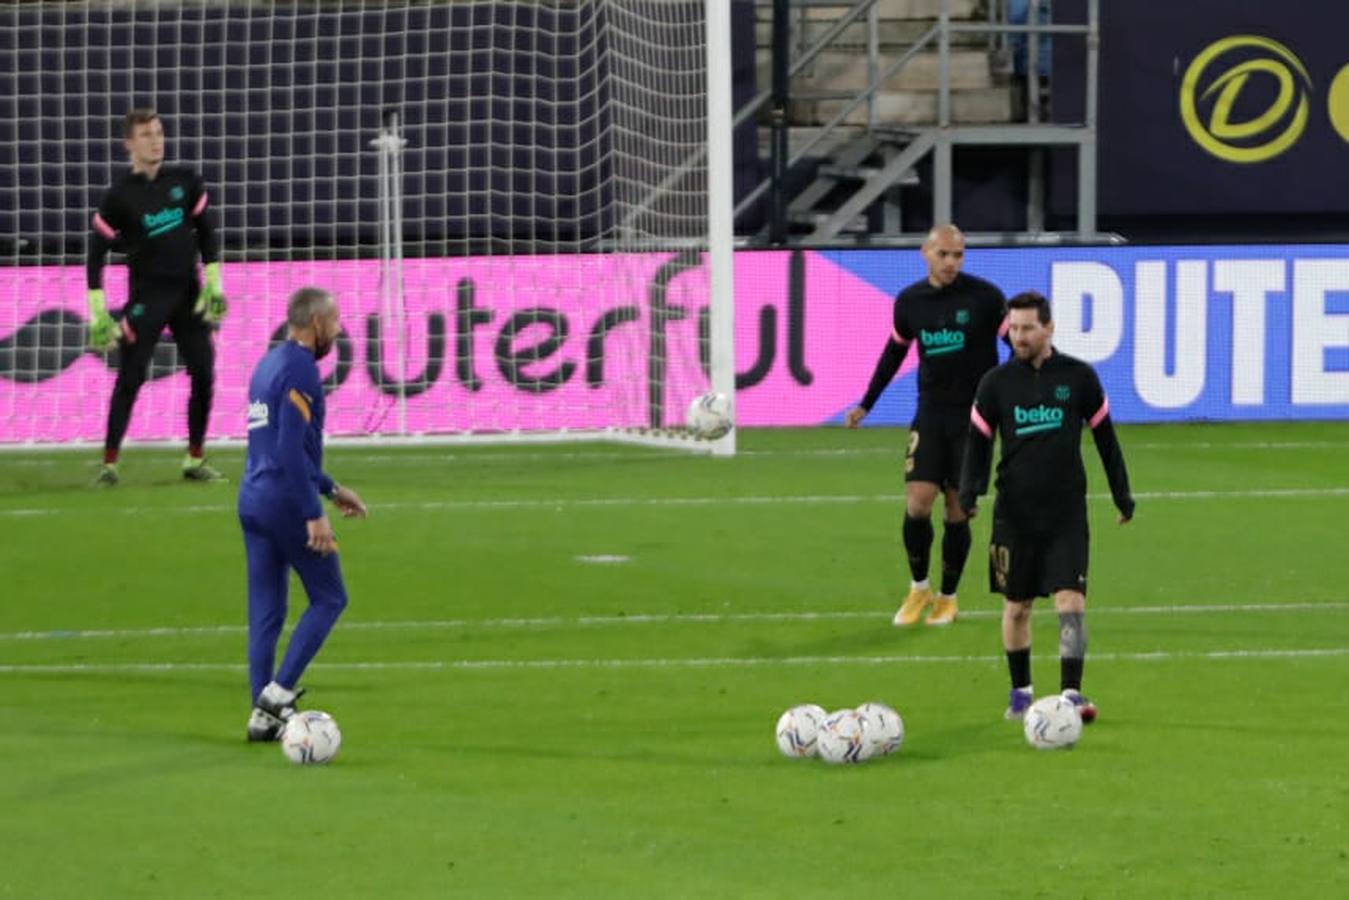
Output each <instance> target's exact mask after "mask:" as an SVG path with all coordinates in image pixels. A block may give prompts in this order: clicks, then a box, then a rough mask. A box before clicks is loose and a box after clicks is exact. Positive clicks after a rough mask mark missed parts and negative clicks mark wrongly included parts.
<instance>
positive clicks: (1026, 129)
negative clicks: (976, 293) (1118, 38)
mask: <svg viewBox="0 0 1349 900" xmlns="http://www.w3.org/2000/svg"><path fill="white" fill-rule="evenodd" d="M756 2H757V3H758V4H759V7H760V9H761V10H768V11H770V12H771V13H772V14H773V15H772V21H771V23H770V24H771V26H772V28H773V32H772V33H771V34H770V35H769V37H770V38H771V41H770V45H771V47H772V54H773V55H772V58H771V62H772V65H773V66H775V67H776V71H773V72H771V74H772V75H773V76H774V77H773V78H771V79H770V81H772V82H773V87H770V88H767V89H765V90H763V91H761V92H760V93H759V94H758V96H756V97H755V98H754V100H753V101H752V102H751V103H750V104H748V105H747V106H746V107H745V108H744V109H742V110H741V111H740V113H739V115H738V116H737V121H744V120H745V119H747V118H749V117H751V116H756V117H758V118H759V121H760V123H761V129H760V131H761V135H765V136H767V138H768V141H767V144H768V150H769V153H768V156H769V158H770V160H771V163H772V164H771V171H770V174H769V176H768V177H767V178H765V179H763V180H762V181H761V182H760V183H759V184H758V185H757V186H756V188H755V189H754V190H753V191H752V192H750V193H749V194H748V195H747V196H745V197H744V198H742V199H741V201H740V203H739V204H738V205H737V208H736V213H737V215H740V214H742V213H744V212H746V211H747V210H749V209H750V208H751V207H752V205H753V204H755V203H758V202H760V201H761V198H763V199H764V200H766V201H767V202H768V206H769V208H770V212H769V215H768V217H767V218H768V224H767V225H765V226H764V228H763V229H762V230H761V231H760V232H759V233H758V234H757V235H756V236H755V238H754V242H755V243H764V244H778V243H787V242H790V243H792V244H800V245H807V246H809V245H827V244H839V243H855V242H859V241H865V242H867V243H873V244H875V243H892V244H904V243H912V242H914V241H916V240H920V239H921V235H915V234H912V233H906V232H905V231H904V227H903V226H904V222H903V208H904V203H903V202H902V197H903V191H904V190H905V189H906V188H909V187H916V186H918V185H919V174H918V173H919V166H920V164H923V171H924V172H926V173H927V175H926V177H927V181H928V183H927V184H926V185H925V187H926V188H928V189H929V190H930V192H931V198H932V199H931V203H932V221H934V222H942V221H950V220H951V215H952V181H953V172H952V153H953V148H954V147H955V146H958V145H961V146H969V145H982V146H1030V147H1037V148H1040V147H1049V146H1067V147H1071V148H1075V149H1076V150H1077V152H1078V158H1079V167H1078V170H1079V179H1078V203H1077V217H1078V223H1077V224H1078V228H1077V231H1076V233H1075V234H1074V237H1076V238H1080V239H1082V238H1084V239H1096V238H1099V237H1101V236H1100V235H1098V234H1097V232H1096V209H1095V206H1096V203H1095V198H1096V193H1095V180H1096V168H1095V79H1094V76H1095V72H1096V41H1097V34H1098V32H1097V23H1098V22H1099V0H1089V20H1088V22H1087V24H1085V25H1047V24H1037V23H1040V22H1042V21H1047V17H1046V19H1043V20H1042V19H1041V18H1040V17H1039V16H1038V15H1035V13H1036V12H1038V11H1041V9H1040V8H1041V7H1042V6H1043V5H1047V4H1048V3H1049V2H1050V0H1028V2H1030V3H1031V4H1032V17H1031V21H1030V22H1029V23H1027V24H1013V23H1010V22H1008V21H1007V12H1008V3H1009V2H1014V0H756ZM977 2H982V3H983V4H984V5H983V6H982V7H980V6H977V5H976V4H977ZM784 7H785V8H787V9H788V10H789V15H790V17H791V24H792V27H791V28H790V29H787V28H784V27H783V21H782V18H783V9H784ZM926 15H933V18H931V19H926V18H922V17H923V16H926ZM887 16H889V17H894V18H887ZM762 18H763V16H762V15H761V17H760V19H761V23H762ZM1037 33H1039V34H1055V35H1064V36H1070V35H1071V36H1073V37H1075V38H1077V39H1081V38H1086V40H1087V46H1088V56H1089V62H1088V85H1087V96H1088V99H1087V115H1086V117H1085V118H1086V120H1085V121H1084V122H1083V123H1081V124H1080V125H1054V124H1047V123H1043V122H1041V121H1040V97H1039V91H1038V90H1027V91H1026V92H1025V94H1026V99H1025V100H1024V101H1021V102H1019V103H1014V102H1012V101H1013V100H1014V99H1019V95H1016V93H1015V89H1014V87H1013V86H1012V84H1011V80H1010V78H1008V74H1009V70H1010V65H1009V58H1010V57H1009V52H1008V40H1007V38H1008V36H1009V35H1015V34H1022V35H1026V36H1027V37H1029V36H1031V35H1032V34H1037ZM762 34H763V32H762V26H761V43H762ZM784 36H787V39H786V40H784ZM883 38H884V40H883ZM863 43H864V46H863ZM1038 47H1039V41H1038V40H1029V41H1028V43H1027V48H1028V53H1029V54H1030V57H1031V66H1032V68H1031V69H1030V71H1039V68H1040V67H1039V65H1038V63H1037V61H1036V58H1035V57H1036V52H1037V50H1038ZM784 48H785V51H786V58H785V59H784V58H783V57H782V56H780V55H778V54H781V53H783V51H784ZM850 53H851V56H850V55H849V54H850ZM784 75H785V78H783V76H784ZM784 82H785V85H786V90H785V91H784V90H783V86H784ZM1031 83H1032V84H1038V79H1036V80H1032V81H1031ZM999 92H1001V94H999ZM962 97H963V98H966V102H963V103H962ZM974 97H977V98H979V99H978V102H977V103H976V102H973V101H971V100H970V98H974ZM989 98H993V101H994V102H993V103H992V104H990V103H989V102H988V100H989ZM1000 98H1001V99H1000ZM1003 100H1005V101H1006V102H1002V101H1003ZM1017 107H1020V108H1017ZM1014 115H1016V116H1017V117H1019V118H1020V119H1021V121H1012V119H1013V116H1014ZM765 124H766V125H767V126H768V127H767V128H764V127H762V126H764V125H765ZM1030 156H1031V159H1032V165H1031V167H1030V170H1029V171H1028V173H1027V178H1028V181H1029V183H1030V185H1031V190H1030V194H1031V201H1030V202H1031V204H1032V205H1034V204H1038V208H1031V209H1028V213H1027V221H1028V223H1029V231H1028V232H1027V233H1025V234H1022V235H1017V236H1008V235H998V236H995V237H996V239H997V240H1000V241H1006V240H1008V239H1009V238H1010V239H1012V240H1021V241H1024V240H1037V241H1038V240H1051V239H1054V238H1055V236H1054V235H1046V234H1043V233H1042V223H1043V222H1044V210H1043V202H1044V197H1043V187H1042V186H1043V182H1042V180H1041V181H1040V182H1039V183H1038V184H1037V183H1036V179H1037V177H1039V178H1041V179H1042V177H1043V162H1042V160H1041V159H1040V158H1039V155H1038V154H1036V153H1034V152H1032V153H1031V154H1030ZM929 159H930V165H927V162H928V160H929Z"/></svg>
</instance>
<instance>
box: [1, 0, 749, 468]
mask: <svg viewBox="0 0 1349 900" xmlns="http://www.w3.org/2000/svg"><path fill="white" fill-rule="evenodd" d="M729 7H730V4H729V3H726V2H725V0H566V2H563V0H454V2H440V3H436V2H430V3H428V2H411V0H409V2H402V3H400V2H369V0H327V2H312V3H297V4H294V5H288V4H271V3H254V2H247V0H222V2H203V3H163V2H151V0H143V2H142V0H119V2H115V3H113V2H110V3H106V4H103V3H97V2H95V3H63V2H54V0H53V2H36V3H25V4H10V5H7V6H6V7H5V8H4V9H0V112H2V113H3V114H0V155H2V156H3V159H0V411H3V413H4V415H3V416H2V417H0V419H2V420H3V424H2V425H0V445H29V444H52V443H71V442H77V443H90V444H97V443H99V442H100V441H101V440H102V431H103V426H104V421H105V417H106V408H107V398H108V396H109V394H110V392H111V389H112V384H113V380H114V378H115V366H116V359H115V357H113V358H107V357H103V356H101V355H97V354H94V353H91V352H88V351H86V350H85V349H84V348H83V343H84V329H85V325H86V319H87V314H86V312H85V309H84V293H85V285H84V272H83V255H84V252H85V246H86V241H87V239H88V235H89V231H90V224H89V223H90V216H91V214H92V212H93V210H94V209H96V208H97V206H98V203H99V200H100V199H101V196H102V193H103V191H104V189H105V188H106V187H107V186H108V185H109V184H110V183H111V182H112V180H113V178H114V177H115V176H116V174H117V172H118V171H120V170H121V169H123V168H124V166H125V154H124V151H123V149H122V147H121V136H120V130H119V129H120V117H121V115H122V114H123V113H124V112H126V111H127V110H128V109H129V108H131V107H133V106H135V107H142V106H149V107H153V108H155V109H157V110H158V111H159V113H160V114H161V116H162V118H163V121H164V125H165V130H166V132H167V144H168V149H167V162H168V163H169V164H179V165H184V166H188V167H190V168H193V169H195V170H197V171H198V172H200V173H201V174H202V175H203V177H204V179H205V182H206V184H207V189H208V192H209V197H210V205H209V207H208V214H209V215H212V216H214V218H215V222H216V225H217V233H218V235H219V238H220V241H221V246H222V257H223V262H224V265H223V267H222V268H223V274H224V282H225V285H224V286H225V290H226V293H227V295H228V296H229V298H230V302H231V309H230V314H229V315H228V316H227V318H226V320H225V322H224V324H223V326H222V328H221V330H220V332H219V333H218V335H217V365H216V392H215V403H214V411H213V414H212V418H211V427H210V437H209V439H210V440H211V441H213V442H219V441H228V440H239V439H242V438H243V437H244V436H245V433H246V432H245V425H246V419H245V414H244V410H245V408H246V405H247V397H246V390H247V380H248V376H249V373H250V372H251V370H252V367H253V365H254V364H255V363H256V361H257V359H258V358H260V357H261V355H262V354H263V353H265V352H266V350H267V348H268V346H269V345H270V344H271V343H272V342H274V341H275V340H278V339H279V338H280V337H281V335H282V334H283V333H284V332H283V328H282V326H283V323H284V319H285V315H284V309H285V302H286V298H287V296H288V295H289V294H290V293H291V292H292V291H293V290H294V289H295V288H297V287H300V286H302V285H306V284H314V285H317V286H320V287H324V288H327V289H329V290H331V291H332V292H333V293H334V295H335V296H336V297H337V299H338V301H339V304H340V306H341V309H342V313H343V321H344V334H343V336H342V339H341V340H340V341H339V344H338V347H337V349H336V351H335V352H334V354H333V358H332V359H331V360H325V361H324V362H323V364H322V369H323V373H324V377H325V389H326V390H327V392H328V409H329V413H328V422H327V425H328V431H329V434H331V435H332V436H334V437H335V438H338V439H369V440H380V441H393V440H456V441H457V440H484V439H490V440H497V441H501V440H505V441H510V440H531V441H534V440H543V439H557V440H595V439H617V440H624V441H637V442H643V443H659V444H665V445H672V446H678V447H687V448H690V449H695V450H706V451H712V452H714V453H732V452H734V448H735V436H734V431H732V432H731V434H730V435H728V436H726V437H724V438H721V439H719V440H717V441H700V440H693V439H691V438H690V436H689V435H688V434H687V433H686V432H684V431H683V430H681V428H682V425H683V421H684V410H685V409H686V408H687V406H688V403H689V402H690V401H691V400H692V399H693V398H695V397H697V396H698V395H700V394H702V393H704V392H706V391H708V390H717V391H720V392H722V393H724V394H726V395H727V396H728V397H734V382H735V371H734V370H735V359H734V356H735V354H734V324H733V305H734V274H733V269H732V267H733V235H732V225H731V215H732V211H731V208H732V203H733V192H732V176H731V172H732V159H731V144H732V127H731V100H730V97H731V83H730V81H731V74H730V52H731V50H730V23H729V19H730V12H729ZM110 263H111V264H110V265H109V266H108V267H107V268H106V269H105V272H104V282H105V285H104V286H105V289H106V292H107V294H108V298H109V305H110V306H112V307H117V306H120V305H122V304H123V303H125V302H127V301H128V298H127V297H126V275H125V269H124V267H123V266H122V265H121V264H120V263H121V260H120V258H119V257H118V256H117V255H116V254H114V255H113V257H112V258H111V260H110ZM188 388H189V386H188V380H187V378H186V375H185V373H184V372H183V371H182V368H181V365H180V363H179V360H178V357H177V353H176V350H175V349H174V347H173V344H172V341H171V340H169V339H168V338H167V336H165V339H164V340H163V341H162V342H161V344H160V346H159V348H158V350H157V351H156V355H155V359H154V362H153V363H152V365H151V371H150V377H149V379H148V380H147V382H146V384H145V386H144V388H143V389H142V391H141V394H140V397H139V399H138V401H137V406H136V410H135V413H134V415H133V419H132V424H131V428H130V430H129V432H128V441H129V442H130V443H136V442H157V441H177V440H180V439H182V438H183V437H184V435H185V431H186V402H187V394H188Z"/></svg>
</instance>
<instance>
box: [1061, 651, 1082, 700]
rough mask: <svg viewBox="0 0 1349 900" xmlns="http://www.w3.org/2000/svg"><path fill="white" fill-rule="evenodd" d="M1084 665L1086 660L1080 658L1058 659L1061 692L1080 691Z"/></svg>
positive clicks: (1063, 657)
mask: <svg viewBox="0 0 1349 900" xmlns="http://www.w3.org/2000/svg"><path fill="white" fill-rule="evenodd" d="M1085 663H1086V660H1084V659H1080V658H1079V659H1072V658H1070V657H1067V656H1062V657H1059V673H1060V674H1059V682H1060V685H1059V686H1060V687H1061V688H1062V689H1063V690H1065V691H1069V690H1071V691H1078V692H1079V693H1080V692H1081V691H1082V666H1083V665H1084V664H1085Z"/></svg>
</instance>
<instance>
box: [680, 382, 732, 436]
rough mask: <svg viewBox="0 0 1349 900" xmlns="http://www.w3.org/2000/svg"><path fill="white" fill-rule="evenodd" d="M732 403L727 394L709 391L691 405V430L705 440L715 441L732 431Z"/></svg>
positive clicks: (689, 418) (689, 417)
mask: <svg viewBox="0 0 1349 900" xmlns="http://www.w3.org/2000/svg"><path fill="white" fill-rule="evenodd" d="M732 421H733V420H732V418H731V401H730V400H729V399H727V397H726V395H725V394H719V393H717V392H716V391H708V392H707V393H706V394H701V395H699V396H697V397H694V398H693V402H692V403H690V404H689V414H688V425H689V430H690V431H692V432H693V433H694V434H695V435H697V436H698V437H700V438H703V439H704V440H708V441H714V440H716V439H717V438H719V437H721V436H722V435H724V434H726V433H727V432H728V431H730V430H731V424H732Z"/></svg>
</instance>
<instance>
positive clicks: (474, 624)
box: [0, 601, 1349, 641]
mask: <svg viewBox="0 0 1349 900" xmlns="http://www.w3.org/2000/svg"><path fill="white" fill-rule="evenodd" d="M1045 602H1046V603H1048V601H1045ZM1089 610H1090V613H1091V615H1093V616H1100V615H1107V616H1108V615H1118V616H1140V615H1141V616H1150V615H1206V614H1214V613H1240V612H1244V613H1285V612H1313V613H1315V612H1343V611H1344V610H1349V601H1328V602H1324V603H1312V602H1308V603H1205V604H1185V605H1171V606H1104V607H1089ZM1001 615H1002V611H1001V610H998V609H976V610H967V611H962V612H961V613H960V617H961V618H962V619H993V618H997V617H1000V616H1001ZM890 617H891V613H890V612H889V611H881V610H825V611H820V612H782V613H772V612H757V613H653V614H641V615H630V616H616V615H608V616H543V617H536V618H497V619H430V620H425V619H423V620H407V621H392V622H380V621H375V622H359V621H358V622H342V623H340V624H339V625H338V627H339V628H341V629H342V630H343V631H399V630H425V629H474V628H479V629H484V630H493V629H527V628H596V627H608V626H614V625H719V624H735V623H741V622H751V623H752V622H828V621H842V620H856V619H862V620H865V619H874V620H875V621H877V622H884V623H888V622H889V620H890ZM247 631H248V628H247V626H245V625H201V626H184V627H181V628H179V627H160V628H109V629H78V630H59V629H58V630H49V631H12V632H8V633H0V641H49V640H88V639H100V638H161V637H202V636H206V637H210V636H214V635H229V634H244V633H246V632H247Z"/></svg>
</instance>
